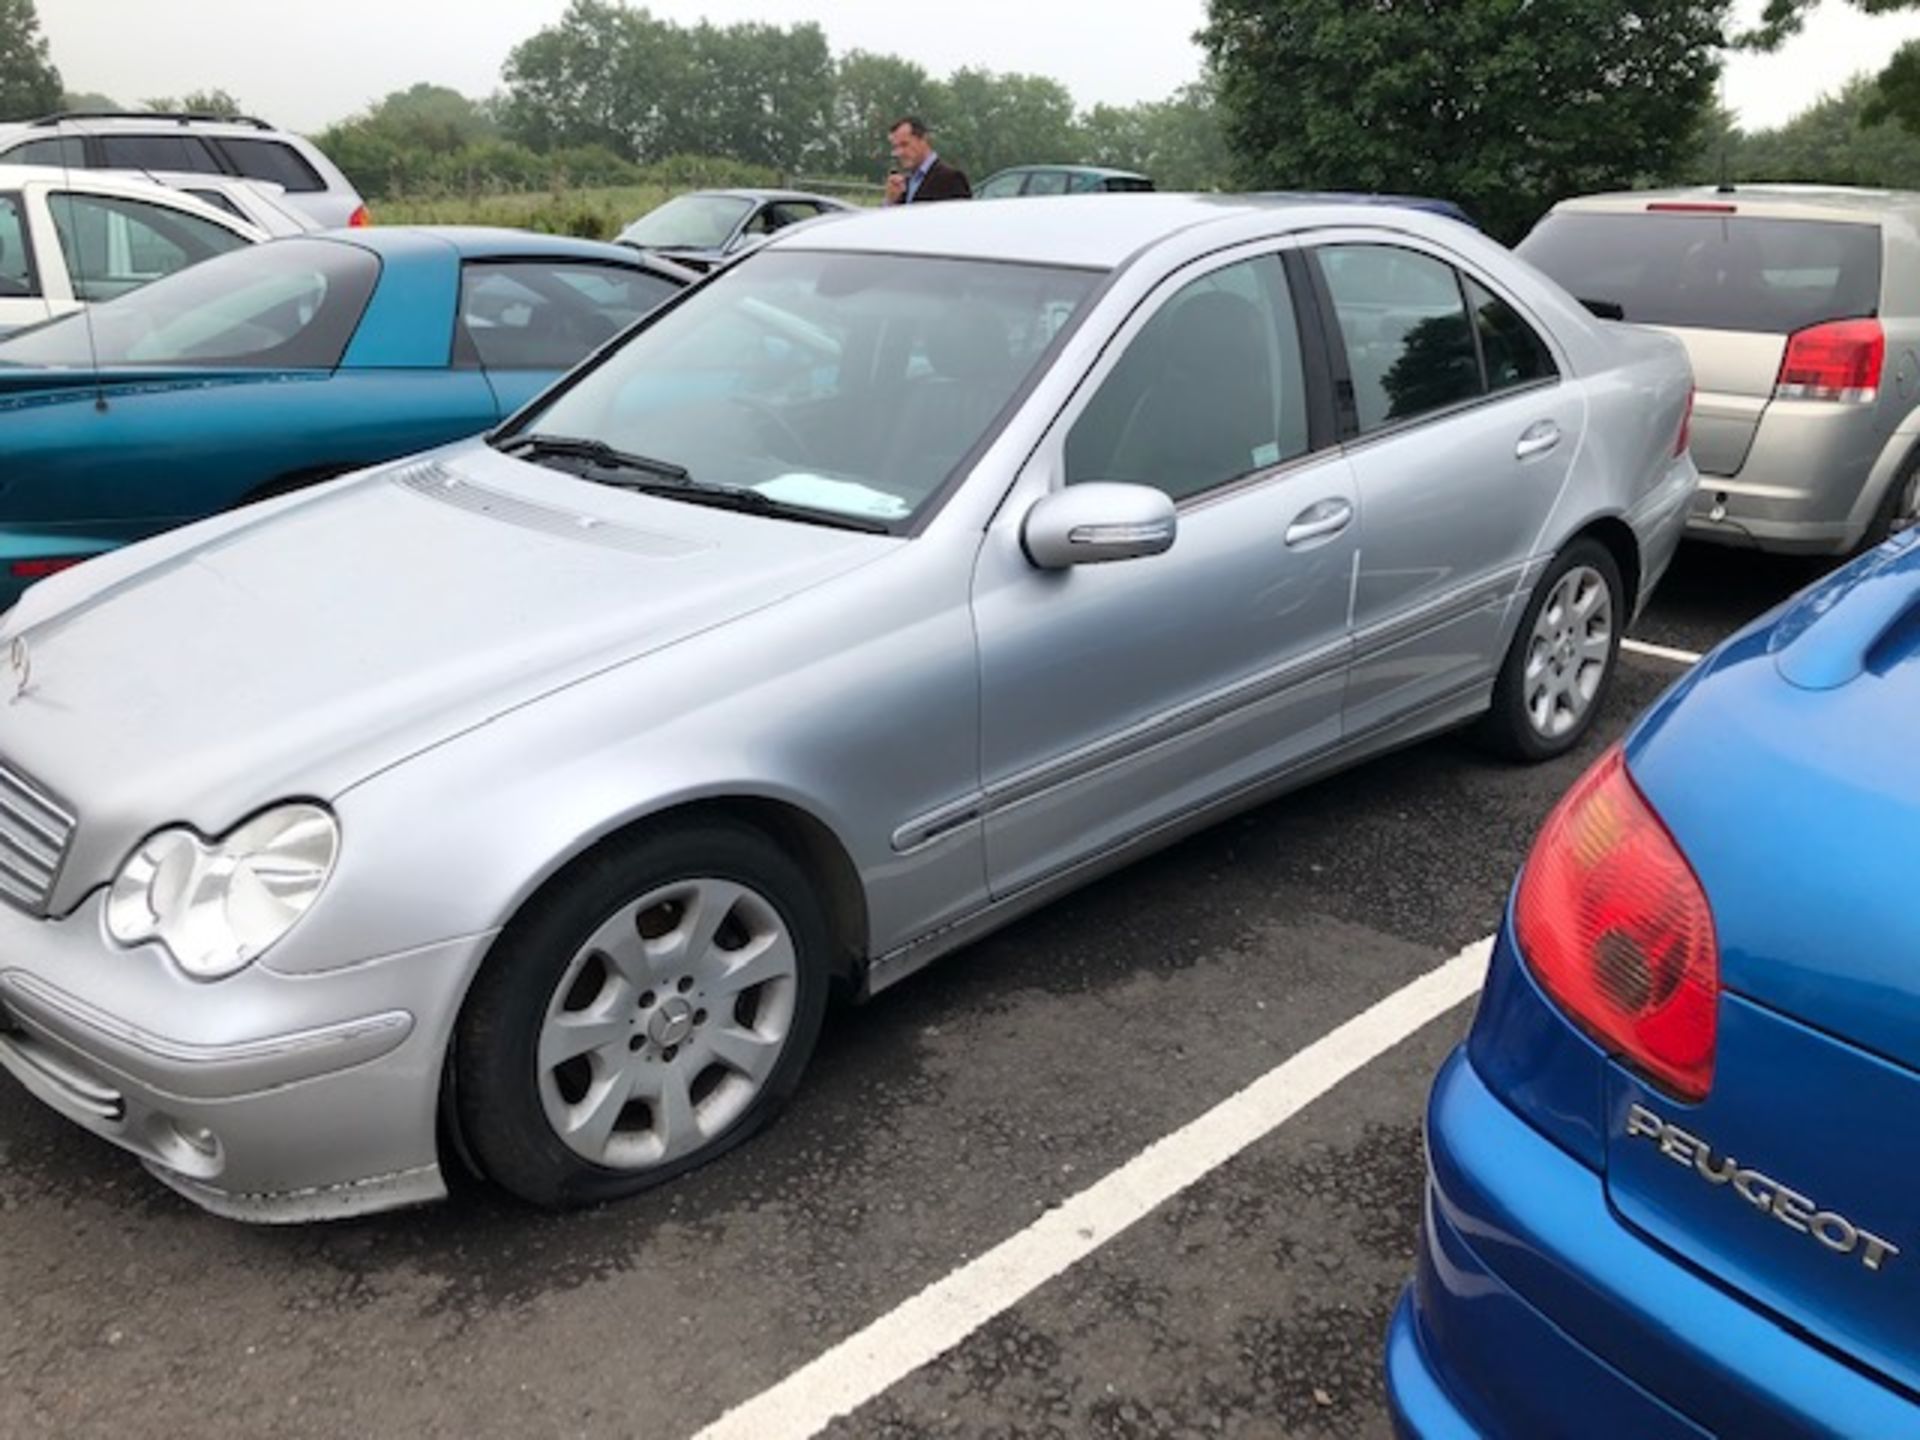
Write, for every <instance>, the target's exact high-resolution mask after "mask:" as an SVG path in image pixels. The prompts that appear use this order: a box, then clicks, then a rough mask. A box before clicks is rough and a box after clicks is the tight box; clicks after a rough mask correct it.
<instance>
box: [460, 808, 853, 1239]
mask: <svg viewBox="0 0 1920 1440" xmlns="http://www.w3.org/2000/svg"><path fill="white" fill-rule="evenodd" d="M828 943H829V941H828V932H827V926H826V921H825V918H824V916H823V915H822V913H821V911H820V907H819V905H818V903H817V902H816V901H815V899H814V897H813V892H812V888H811V886H810V885H809V884H808V882H807V879H806V876H805V874H804V873H803V872H802V871H801V869H800V867H799V866H798V865H796V864H795V863H794V862H793V861H792V860H791V859H790V858H788V857H787V856H786V855H785V854H784V853H783V852H782V851H781V850H780V849H779V848H778V847H776V846H775V845H773V844H772V842H770V841H769V840H767V839H766V838H764V837H763V836H761V835H760V834H759V833H757V832H755V831H752V830H749V829H746V828H744V827H740V826H735V825H731V824H726V823H708V824H702V825H698V826H688V827H679V828H674V829H671V830H663V831H658V832H650V833H646V834H641V835H637V836H635V837H633V838H631V839H629V840H626V841H622V842H618V843H616V844H615V845H613V846H611V847H609V848H608V849H607V850H606V851H603V852H601V853H600V854H597V855H594V856H592V857H589V859H588V860H586V861H584V862H583V863H582V864H581V865H580V866H578V867H576V868H575V870H574V871H573V872H571V873H569V874H568V875H567V876H566V877H564V878H563V879H562V880H561V881H560V882H559V883H558V884H557V885H556V886H555V888H554V889H552V890H550V891H549V892H548V893H547V894H545V895H543V896H541V897H540V898H539V899H537V900H536V901H535V902H533V904H532V905H531V906H530V907H529V911H528V912H527V913H526V914H525V915H524V916H522V917H521V918H520V919H518V920H516V921H515V922H514V924H513V925H512V926H511V927H509V929H508V931H507V932H506V933H505V934H503V935H502V937H501V938H500V940H499V941H498V942H497V943H496V944H495V946H494V949H493V952H492V954H490V955H489V956H488V959H487V962H486V965H485V966H484V967H483V968H482V971H481V974H480V976H479V978H478V979H477V980H476V981H475V983H474V989H473V993H472V994H471V996H470V997H469V998H468V1001H467V1005H466V1008H465V1010H464V1011H463V1013H462V1015H461V1020H460V1026H459V1032H458V1035H457V1037H456V1040H455V1049H454V1065H455V1086H454V1094H455V1096H456V1104H457V1105H458V1107H459V1120H460V1132H461V1134H462V1135H463V1136H464V1138H465V1140H466V1142H467V1144H468V1145H469V1146H470V1147H471V1149H472V1151H473V1154H474V1156H475V1158H476V1159H477V1161H478V1162H479V1166H480V1168H481V1170H483V1171H484V1172H485V1173H486V1175H487V1176H488V1177H489V1178H491V1179H492V1180H494V1181H495V1182H496V1183H498V1184H499V1185H501V1186H502V1187H504V1188H505V1189H507V1190H510V1191H512V1192H513V1193H514V1194H515V1195H518V1196H519V1197H521V1198H522V1199H524V1200H528V1201H531V1202H532V1203H534V1204H537V1205H545V1206H550V1207H564V1206H570V1205H579V1204H590V1203H593V1202H595V1201H599V1200H607V1199H613V1198H616V1197H618V1196H622V1195H628V1194H632V1193H634V1192H636V1191H639V1190H644V1189H647V1188H649V1187H651V1186H653V1185H657V1184H660V1183H662V1182H664V1181H666V1180H670V1179H672V1178H673V1177H674V1176H676V1175H679V1174H681V1173H683V1172H685V1171H687V1170H690V1169H692V1168H693V1167H695V1166H696V1165H700V1164H703V1163H705V1162H706V1161H708V1160H711V1159H713V1158H714V1157H715V1156H717V1155H720V1154H722V1153H723V1152H725V1151H726V1150H729V1149H731V1148H732V1147H733V1146H735V1145H737V1144H739V1143H740V1142H741V1141H742V1140H744V1139H746V1138H747V1137H748V1136H749V1135H751V1134H752V1133H753V1132H754V1131H755V1130H757V1129H759V1128H760V1127H761V1126H762V1125H764V1124H765V1123H766V1122H767V1121H768V1120H770V1119H771V1118H772V1117H773V1115H774V1114H775V1113H776V1112H777V1111H778V1110H779V1109H780V1107H781V1106H782V1105H783V1104H784V1103H785V1102H786V1100H787V1098H788V1097H789V1096H790V1095H791V1094H792V1092H793V1090H794V1088H795V1086H796V1085H797V1083H798V1081H799V1078H800V1072H801V1071H802V1069H804V1068H805V1066H806V1063H807V1060H808V1058H809V1057H810V1055H811V1054H812V1052H813V1047H814V1042H815V1041H816V1040H817V1039H818V1037H819V1033H820V1024H821V1020H822V1017H823V1016H824V1014H825V1010H826V999H827V990H828V976H827V962H826V956H827V953H828Z"/></svg>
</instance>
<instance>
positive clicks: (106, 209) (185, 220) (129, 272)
mask: <svg viewBox="0 0 1920 1440" xmlns="http://www.w3.org/2000/svg"><path fill="white" fill-rule="evenodd" d="M47 208H48V209H49V210H50V211H52V213H53V226H54V230H55V231H56V232H57V233H58V234H59V236H60V250H61V253H62V254H63V255H64V256H65V257H66V262H67V277H68V279H69V280H70V282H71V283H72V285H73V293H74V296H75V298H76V299H80V300H89V301H92V300H111V299H113V298H114V297H115V296H117V295H124V294H126V293H127V292H128V291H129V290H136V289H138V288H139V287H140V286H142V285H146V284H150V283H151V282H153V281H155V280H158V279H160V278H161V277H162V276H166V275H171V274H173V273H174V271H176V270H184V269H186V268H187V267H188V266H189V265H197V264H198V263H199V262H200V261H202V260H206V259H209V258H210V257H212V256H215V255H222V254H225V253H226V252H227V251H229V250H236V249H239V248H240V247H241V246H243V245H245V244H246V243H247V241H246V240H245V239H244V238H243V237H241V236H239V235H236V234H235V233H234V232H233V231H231V230H228V229H226V228H225V227H224V226H221V225H216V224H214V223H213V222H212V221H211V220H203V219H201V218H200V217H199V216H198V215H187V214H184V213H182V212H181V211H178V210H173V209H169V208H168V207H166V206H164V205H151V204H148V203H147V202H146V201H144V200H126V199H121V198H119V197H118V196H112V195H81V194H73V193H68V192H64V191H63V192H59V193H56V194H54V195H51V196H49V197H48V200H47Z"/></svg>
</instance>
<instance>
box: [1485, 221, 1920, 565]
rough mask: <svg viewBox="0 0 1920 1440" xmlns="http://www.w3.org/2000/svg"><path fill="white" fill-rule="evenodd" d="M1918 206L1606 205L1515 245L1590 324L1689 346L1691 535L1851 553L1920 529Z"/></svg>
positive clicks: (1549, 224) (1539, 229)
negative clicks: (1694, 475)
mask: <svg viewBox="0 0 1920 1440" xmlns="http://www.w3.org/2000/svg"><path fill="white" fill-rule="evenodd" d="M1916 227H1920V194H1916V193H1909V192H1900V191H1888V190H1855V189H1844V188H1823V187H1814V186H1792V185H1768V186H1756V187H1752V188H1748V187H1746V186H1741V187H1739V188H1737V189H1736V188H1733V187H1721V188H1719V189H1696V190H1673V191H1659V192H1639V193H1633V194H1622V195H1597V196H1589V197H1585V198H1582V199H1578V200H1568V201H1564V202H1562V203H1561V204H1559V205H1557V206H1555V207H1554V209H1553V210H1552V212H1550V213H1549V214H1548V215H1547V217H1546V218H1545V219H1543V220H1542V221H1541V222H1540V223H1539V224H1538V225H1537V226H1535V227H1534V230H1533V233H1532V234H1530V235H1529V236H1528V237H1527V238H1526V239H1525V240H1524V241H1522V242H1521V244H1520V247H1519V253H1520V255H1521V256H1522V257H1523V258H1525V259H1526V260H1528V261H1531V262H1532V263H1533V264H1534V265H1536V266H1538V267H1539V268H1540V269H1542V270H1544V271H1545V272H1546V273H1547V274H1548V275H1550V276H1552V277H1553V278H1554V279H1555V280H1557V281H1559V282H1560V284H1561V285H1562V286H1564V287H1565V288H1566V289H1568V290H1570V291H1571V292H1572V293H1573V294H1574V295H1576V296H1578V297H1579V298H1580V299H1581V300H1582V301H1584V302H1585V303H1586V305H1587V307H1588V308H1589V309H1591V310H1593V311H1594V312H1595V313H1597V314H1599V315H1602V316H1604V317H1606V318H1609V319H1618V320H1628V321H1632V322H1634V323H1636V324H1641V325H1650V326H1654V327H1656V328H1658V329H1661V330H1665V331H1667V332H1668V333H1670V334H1672V335H1674V336H1676V337H1678V338H1679V339H1680V340H1681V341H1683V342H1684V343H1685V344H1686V347H1687V352H1688V354H1689V355H1690V356H1691V357H1692V359H1693V372H1694V380H1695V383H1696V384H1697V385H1698V387H1699V394H1698V398H1697V400H1696V403H1695V407H1694V412H1693V458H1694V463H1695V464H1696V465H1697V466H1698V467H1699V470H1700V490H1699V493H1698V494H1697V495H1696V496H1695V497H1694V502H1693V509H1692V513H1691V515H1690V517H1689V520H1688V533H1689V534H1691V535H1694V536H1696V537H1699V538H1701V539H1707V540H1717V541H1721V542H1723V543H1728V544H1737V545H1757V546H1759V547H1760V548H1762V549H1766V550H1780V551H1796V552H1803V553H1809V554H1844V553H1846V552H1848V551H1851V550H1854V549H1857V548H1859V547H1861V546H1863V545H1865V544H1869V543H1872V542H1874V541H1876V540H1879V539H1881V538H1883V537H1884V536H1886V535H1887V534H1889V533H1890V532H1892V531H1893V530H1897V529H1903V528H1905V527H1906V526H1908V525H1911V524H1913V523H1914V522H1915V519H1916V516H1920V354H1917V353H1916V352H1917V351H1920V230H1917V228H1916Z"/></svg>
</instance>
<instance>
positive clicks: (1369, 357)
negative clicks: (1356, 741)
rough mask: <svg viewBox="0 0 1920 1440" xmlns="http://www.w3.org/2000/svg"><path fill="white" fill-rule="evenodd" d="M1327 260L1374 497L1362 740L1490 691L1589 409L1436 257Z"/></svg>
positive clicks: (1389, 251)
mask: <svg viewBox="0 0 1920 1440" xmlns="http://www.w3.org/2000/svg"><path fill="white" fill-rule="evenodd" d="M1314 259H1315V262H1316V264H1317V266H1318V272H1319V275H1320V277H1321V280H1322V284H1323V294H1324V298H1325V302H1326V306H1327V309H1328V310H1329V311H1330V312H1331V313H1330V314H1329V315H1328V321H1329V324H1328V330H1329V332H1330V345H1331V348H1332V350H1333V356H1332V359H1333V363H1334V368H1335V370H1336V373H1337V374H1339V380H1338V384H1337V390H1338V396H1339V401H1340V409H1341V411H1342V425H1343V428H1344V429H1345V430H1346V432H1347V434H1348V435H1349V437H1350V438H1349V441H1348V446H1347V449H1348V454H1349V456H1350V457H1351V459H1352V462H1353V470H1354V479H1355V483H1356V485H1357V486H1358V488H1359V493H1360V513H1361V524H1360V532H1361V533H1360V537H1359V539H1360V563H1359V566H1358V568H1357V570H1356V572H1355V576H1354V591H1353V600H1354V604H1353V627H1354V657H1353V680H1352V684H1351V686H1350V687H1349V691H1348V697H1347V712H1346V723H1347V730H1348V732H1349V733H1350V734H1354V735H1359V734H1363V733H1365V732H1366V731H1368V730H1372V729H1375V728H1378V727H1380V726H1382V725H1386V724H1389V723H1391V722H1393V721H1395V720H1398V719H1401V718H1403V717H1405V716H1407V715H1409V714H1413V713H1416V712H1419V711H1420V710H1422V709H1424V708H1427V707H1430V706H1444V705H1448V704H1452V703H1455V702H1457V701H1459V700H1460V699H1462V698H1463V697H1464V696H1466V695H1467V694H1469V693H1470V692H1472V691H1474V690H1476V689H1478V688H1481V687H1484V686H1485V685H1487V684H1489V683H1491V681H1492V678H1493V676H1494V673H1495V671H1496V670H1497V669H1498V667H1499V662H1500V649H1499V642H1500V636H1501V634H1502V632H1503V625H1502V622H1503V620H1504V618H1505V616H1506V615H1507V612H1508V610H1509V608H1510V606H1511V605H1512V604H1513V603H1514V602H1515V601H1516V600H1517V599H1518V598H1519V596H1520V584H1521V580H1522V577H1523V575H1524V574H1525V572H1526V569H1527V562H1528V561H1529V560H1530V559H1531V558H1533V557H1534V554H1535V551H1536V549H1537V547H1538V546H1539V544H1540V543H1541V536H1542V535H1543V533H1544V531H1545V528H1546V524H1547V520H1548V518H1549V516H1550V515H1551V514H1552V512H1553V509H1554V506H1555V505H1556V503H1557V502H1558V500H1559V498H1560V492H1561V491H1562V489H1563V488H1565V486H1566V483H1567V477H1568V474H1569V472H1570V469H1571V466H1572V461H1573V457H1574V454H1575V453H1576V452H1577V451H1578V449H1579V442H1580V435H1581V430H1582V427H1583V425H1584V423H1585V415H1586V407H1585V402H1584V400H1583V399H1582V397H1581V394H1580V392H1579V389H1578V387H1576V386H1574V385H1571V384H1562V383H1560V367H1559V365H1558V364H1557V363H1556V361H1555V359H1554V356H1553V352H1552V351H1551V349H1550V348H1549V347H1548V345H1547V343H1546V341H1545V340H1544V339H1543V338H1542V337H1541V334H1540V332H1539V331H1538V330H1536V329H1535V327H1533V326H1532V325H1530V324H1529V323H1528V322H1527V321H1526V320H1525V319H1523V318H1522V317H1521V315H1520V313H1519V311H1518V310H1517V309H1516V308H1515V307H1514V306H1513V305H1512V304H1510V303H1509V302H1507V301H1506V300H1504V299H1502V298H1500V297H1499V296H1497V295H1495V294H1494V293H1493V291H1492V290H1491V289H1490V288H1489V287H1488V286H1487V285H1485V284H1484V283H1482V282H1481V281H1480V280H1479V279H1477V278H1475V277H1473V276H1471V275H1468V274H1465V273H1463V272H1462V270H1461V269H1460V268H1458V267H1456V266H1455V265H1453V264H1451V263H1449V262H1448V261H1447V260H1446V259H1444V258H1442V257H1441V256H1440V255H1438V254H1434V253H1431V252H1428V251H1425V250H1422V249H1415V248H1412V247H1411V246H1409V245H1407V244H1405V243H1402V242H1396V243H1393V244H1384V243H1378V242H1372V241H1368V242H1362V241H1359V240H1355V241H1354V242H1353V243H1349V244H1329V245H1325V246H1322V247H1320V248H1319V249H1318V250H1316V251H1315V252H1314ZM1342 371H1344V373H1343V374H1340V373H1339V372H1342Z"/></svg>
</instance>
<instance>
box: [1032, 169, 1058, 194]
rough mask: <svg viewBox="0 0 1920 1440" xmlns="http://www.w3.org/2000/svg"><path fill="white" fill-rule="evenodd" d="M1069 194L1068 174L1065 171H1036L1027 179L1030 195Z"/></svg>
mask: <svg viewBox="0 0 1920 1440" xmlns="http://www.w3.org/2000/svg"><path fill="white" fill-rule="evenodd" d="M1066 193H1067V172H1066V171H1064V170H1036V171H1034V172H1033V174H1032V175H1031V176H1029V177H1028V179H1027V194H1029V195H1064V194H1066Z"/></svg>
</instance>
